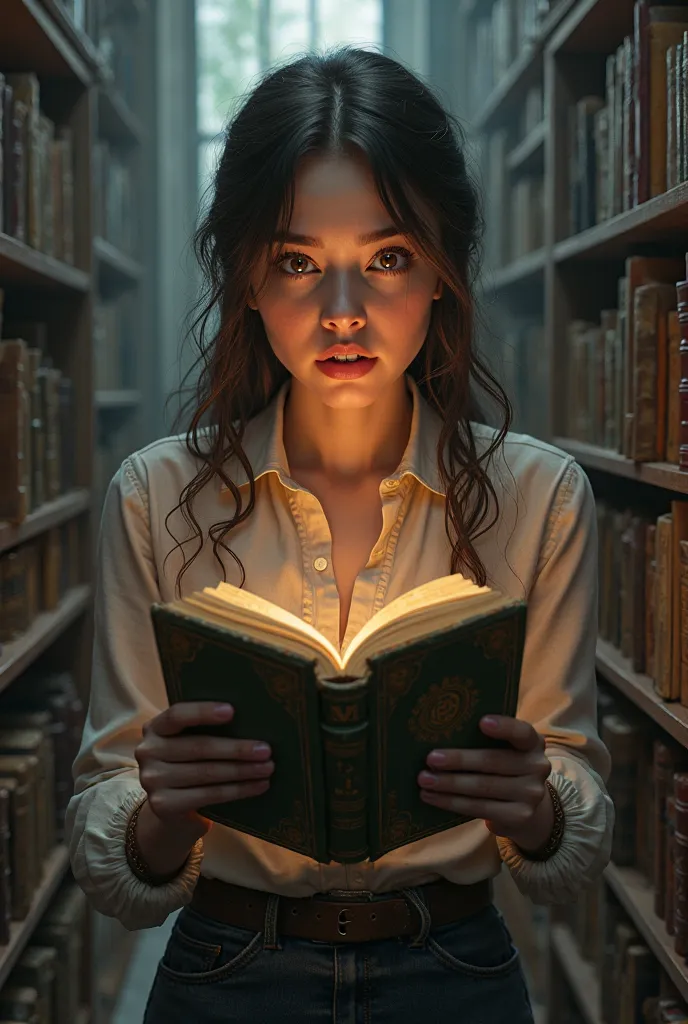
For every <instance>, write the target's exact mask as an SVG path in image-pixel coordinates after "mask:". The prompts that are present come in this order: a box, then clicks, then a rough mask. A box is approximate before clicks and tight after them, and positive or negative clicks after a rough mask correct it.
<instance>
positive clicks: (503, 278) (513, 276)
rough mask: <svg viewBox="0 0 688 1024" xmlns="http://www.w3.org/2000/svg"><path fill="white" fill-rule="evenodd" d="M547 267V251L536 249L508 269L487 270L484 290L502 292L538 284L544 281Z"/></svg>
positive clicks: (508, 266) (509, 265) (483, 281)
mask: <svg viewBox="0 0 688 1024" xmlns="http://www.w3.org/2000/svg"><path fill="white" fill-rule="evenodd" d="M546 265H547V250H546V249H536V250H535V252H529V253H528V254H527V255H526V256H521V257H519V259H517V260H514V262H513V263H509V264H507V266H506V267H499V268H498V269H497V270H487V271H485V272H484V274H483V279H482V283H483V288H484V289H485V291H486V292H496V291H502V290H504V289H505V288H512V287H514V286H517V285H518V286H520V285H524V284H536V283H539V282H540V281H542V280H543V279H544V271H545V266H546Z"/></svg>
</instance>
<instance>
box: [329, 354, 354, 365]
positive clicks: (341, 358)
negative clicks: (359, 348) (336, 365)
mask: <svg viewBox="0 0 688 1024" xmlns="http://www.w3.org/2000/svg"><path fill="white" fill-rule="evenodd" d="M332 358H333V359H337V360H338V361H339V362H340V363H353V361H354V359H360V358H361V356H357V355H356V356H333V357H332Z"/></svg>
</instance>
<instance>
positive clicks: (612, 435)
mask: <svg viewBox="0 0 688 1024" xmlns="http://www.w3.org/2000/svg"><path fill="white" fill-rule="evenodd" d="M685 276H686V268H685V263H684V261H682V260H679V259H674V258H666V257H649V256H630V257H629V258H628V259H627V260H626V263H625V274H624V276H623V277H622V278H621V279H620V280H619V282H618V288H617V295H618V302H617V307H616V308H610V309H603V310H602V311H601V313H600V316H599V321H598V322H593V321H587V320H573V321H572V322H570V323H569V325H568V328H567V354H568V374H567V396H566V397H567V428H566V433H567V435H568V436H569V437H571V438H573V439H575V440H579V441H586V442H588V443H590V444H594V445H599V446H601V447H603V448H608V449H610V450H612V451H617V452H620V453H621V454H622V455H625V456H626V457H627V458H630V459H633V460H635V461H636V462H657V461H659V462H670V463H673V464H675V465H678V464H679V462H680V447H681V435H682V428H681V422H682V419H683V417H682V414H681V408H680V403H681V399H680V396H681V388H682V383H681V381H682V378H683V377H684V376H686V374H688V367H686V374H684V372H683V369H682V364H681V358H682V356H681V330H682V326H681V321H680V317H679V313H678V311H677V306H678V300H679V297H680V293H681V281H682V278H684V277H685ZM687 326H688V325H687ZM686 355H687V356H688V348H687V349H686Z"/></svg>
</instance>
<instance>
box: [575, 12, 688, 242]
mask: <svg viewBox="0 0 688 1024" xmlns="http://www.w3.org/2000/svg"><path fill="white" fill-rule="evenodd" d="M687 89H688V7H687V6H686V5H685V4H683V5H676V4H674V5H662V6H655V7H653V6H651V4H650V2H649V0H638V2H637V3H636V4H635V7H634V32H633V35H628V36H626V38H625V39H624V41H623V43H622V44H621V46H620V47H619V48H618V49H617V50H616V52H615V53H613V54H611V55H610V56H609V57H608V58H607V64H606V82H605V92H604V96H597V95H587V96H584V97H582V98H581V99H580V100H579V101H578V102H577V103H576V104H575V105H574V106H573V107H572V108H571V115H570V121H569V168H570V181H569V185H570V192H569V195H570V229H571V232H572V233H574V234H575V233H577V232H579V231H583V230H585V229H586V228H589V227H591V226H592V225H594V224H598V223H600V222H602V221H604V220H607V219H608V218H609V217H613V216H615V215H616V214H618V213H622V212H623V211H625V210H629V209H632V208H633V207H635V206H638V205H639V204H640V203H643V202H646V201H647V200H648V199H650V198H652V197H653V196H658V195H661V194H662V193H663V192H666V190H667V189H668V188H672V187H673V186H674V185H676V184H678V182H680V181H684V180H685V179H686V176H687V175H688V166H687V155H688V154H687V150H686V133H685V107H686V101H685V97H686V90H687Z"/></svg>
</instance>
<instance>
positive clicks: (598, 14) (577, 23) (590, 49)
mask: <svg viewBox="0 0 688 1024" xmlns="http://www.w3.org/2000/svg"><path fill="white" fill-rule="evenodd" d="M633 3H634V0H580V2H579V3H578V4H569V12H567V13H568V14H569V16H568V17H567V18H566V20H563V19H559V20H560V22H561V24H560V26H559V29H558V31H557V32H555V33H553V34H552V37H551V39H550V41H549V44H548V49H549V50H551V51H552V52H556V51H557V50H566V51H568V52H573V53H602V54H605V55H606V54H608V53H612V52H613V51H614V50H615V49H616V47H617V46H619V45H620V44H621V43H622V42H623V39H624V36H627V35H630V36H632V35H633ZM555 10H556V8H555Z"/></svg>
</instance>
